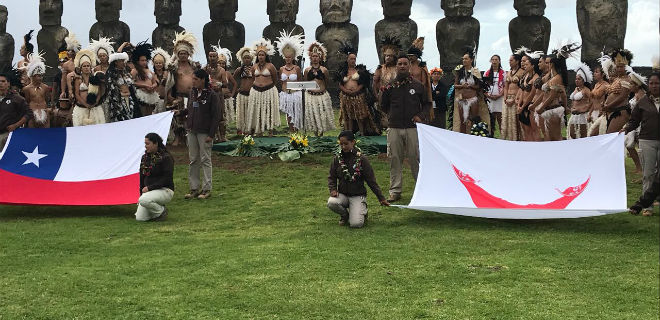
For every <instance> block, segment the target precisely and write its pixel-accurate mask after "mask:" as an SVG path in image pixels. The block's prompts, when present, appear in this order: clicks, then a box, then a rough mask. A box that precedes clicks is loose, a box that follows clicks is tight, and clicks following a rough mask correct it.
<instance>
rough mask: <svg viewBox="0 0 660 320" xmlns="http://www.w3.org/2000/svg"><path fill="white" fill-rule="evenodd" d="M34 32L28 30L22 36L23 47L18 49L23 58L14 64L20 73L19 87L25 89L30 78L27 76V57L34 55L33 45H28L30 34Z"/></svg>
mask: <svg viewBox="0 0 660 320" xmlns="http://www.w3.org/2000/svg"><path fill="white" fill-rule="evenodd" d="M33 32H34V30H30V32H28V33H27V34H25V35H24V36H23V45H22V46H21V49H20V51H19V52H20V54H21V57H23V58H22V59H21V60H19V61H18V63H17V64H16V68H17V69H18V70H19V71H20V72H21V78H20V79H21V86H22V87H25V86H27V85H28V84H30V77H28V75H27V66H28V63H30V58H29V55H31V54H32V53H34V45H33V44H32V43H30V40H32V33H33Z"/></svg>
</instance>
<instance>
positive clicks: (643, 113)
mask: <svg viewBox="0 0 660 320" xmlns="http://www.w3.org/2000/svg"><path fill="white" fill-rule="evenodd" d="M640 125H641V129H640V131H639V138H640V139H642V140H660V112H658V109H657V108H656V106H655V103H654V102H653V100H651V98H649V96H648V95H646V96H644V97H643V98H642V99H641V100H639V102H637V105H636V106H635V107H634V108H633V109H632V113H631V114H630V120H628V124H627V125H626V133H628V132H630V131H633V130H635V129H637V127H638V126H640Z"/></svg>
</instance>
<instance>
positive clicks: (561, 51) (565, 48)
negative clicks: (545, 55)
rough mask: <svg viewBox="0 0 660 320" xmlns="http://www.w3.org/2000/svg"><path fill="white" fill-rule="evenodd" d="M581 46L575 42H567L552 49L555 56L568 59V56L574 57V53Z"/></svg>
mask: <svg viewBox="0 0 660 320" xmlns="http://www.w3.org/2000/svg"><path fill="white" fill-rule="evenodd" d="M580 48H582V46H581V45H579V44H578V43H577V42H569V43H566V44H560V45H559V48H558V49H555V50H553V51H552V54H554V55H555V56H556V57H557V58H563V59H568V58H570V57H575V56H574V53H575V52H576V51H577V50H578V49H580Z"/></svg>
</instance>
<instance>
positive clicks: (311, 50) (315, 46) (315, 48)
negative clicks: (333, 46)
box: [307, 41, 328, 62]
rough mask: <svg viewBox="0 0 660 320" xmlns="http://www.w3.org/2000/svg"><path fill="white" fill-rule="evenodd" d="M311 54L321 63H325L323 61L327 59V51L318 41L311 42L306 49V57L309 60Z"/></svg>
mask: <svg viewBox="0 0 660 320" xmlns="http://www.w3.org/2000/svg"><path fill="white" fill-rule="evenodd" d="M313 54H318V55H319V58H321V61H322V62H325V60H326V59H327V58H328V50H327V49H326V48H325V47H324V46H323V44H322V43H320V42H318V41H314V42H312V43H311V44H310V45H309V47H308V48H307V55H308V56H309V58H310V59H311V58H312V55H313Z"/></svg>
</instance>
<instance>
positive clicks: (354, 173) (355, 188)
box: [328, 131, 390, 228]
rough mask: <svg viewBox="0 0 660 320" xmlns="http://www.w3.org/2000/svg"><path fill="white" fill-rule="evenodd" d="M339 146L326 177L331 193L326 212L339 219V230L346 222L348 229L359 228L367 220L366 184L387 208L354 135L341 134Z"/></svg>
mask: <svg viewBox="0 0 660 320" xmlns="http://www.w3.org/2000/svg"><path fill="white" fill-rule="evenodd" d="M339 146H340V147H341V152H340V153H339V154H338V155H337V156H335V157H334V159H333V160H332V164H331V165H330V176H328V189H330V198H329V199H328V208H329V209H330V210H332V211H334V212H336V213H337V214H339V215H340V216H341V219H340V220H339V225H340V226H343V225H345V224H346V222H348V224H349V225H350V226H351V228H361V227H362V226H363V225H364V222H365V220H366V218H367V189H366V188H365V187H364V183H365V182H366V183H367V184H368V185H369V188H371V191H373V193H374V194H375V195H376V197H378V201H380V204H381V205H384V206H389V205H390V204H389V202H387V200H386V199H385V197H384V196H383V193H382V192H381V191H380V187H379V186H378V183H377V182H376V176H375V175H374V170H373V169H372V168H371V164H369V160H367V157H365V156H363V155H362V153H361V152H360V150H359V149H358V148H356V147H355V135H353V132H351V131H344V132H342V133H340V134H339Z"/></svg>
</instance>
